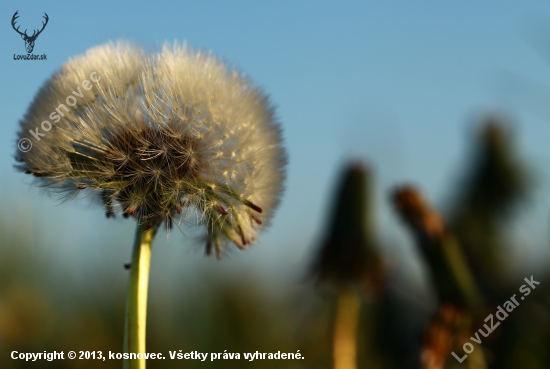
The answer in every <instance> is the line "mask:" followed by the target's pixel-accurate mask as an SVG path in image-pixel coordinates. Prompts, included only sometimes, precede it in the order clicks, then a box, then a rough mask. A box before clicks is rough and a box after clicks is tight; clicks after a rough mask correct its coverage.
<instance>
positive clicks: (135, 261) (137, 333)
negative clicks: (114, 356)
mask: <svg viewBox="0 0 550 369" xmlns="http://www.w3.org/2000/svg"><path fill="white" fill-rule="evenodd" d="M153 237H154V228H153V227H151V226H149V225H147V224H138V226H137V231H136V239H135V243H134V251H133V255H132V265H131V268H130V283H129V285H128V298H127V301H126V315H125V319H124V352H125V353H140V352H141V353H145V327H146V323H147V288H148V286H149V269H150V265H151V245H152V242H153ZM138 368H139V369H144V368H145V359H135V360H128V359H127V360H124V369H138Z"/></svg>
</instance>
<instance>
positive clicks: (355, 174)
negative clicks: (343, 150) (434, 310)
mask: <svg viewBox="0 0 550 369" xmlns="http://www.w3.org/2000/svg"><path fill="white" fill-rule="evenodd" d="M370 187H371V174H370V172H369V171H368V170H367V169H366V168H365V167H364V166H363V165H362V164H361V163H352V164H350V165H348V166H347V167H346V168H345V169H344V171H343V173H342V177H341V183H340V185H339V187H338V190H337V193H336V197H335V198H334V204H333V207H332V211H331V213H330V214H331V215H330V220H329V224H328V226H327V234H326V236H325V238H324V240H323V242H322V244H321V247H320V249H319V252H318V254H317V255H316V258H315V260H314V263H313V267H312V274H313V275H314V276H315V277H316V278H317V280H318V281H321V282H324V283H326V284H328V285H333V286H342V285H349V284H355V285H359V286H363V287H375V288H379V287H380V284H381V283H382V272H383V270H382V269H383V268H382V260H381V258H380V256H379V255H378V253H377V250H376V248H377V245H376V243H377V241H376V236H375V231H374V225H373V219H372V212H373V207H374V205H373V204H372V200H371V199H370Z"/></svg>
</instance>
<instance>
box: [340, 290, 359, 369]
mask: <svg viewBox="0 0 550 369" xmlns="http://www.w3.org/2000/svg"><path fill="white" fill-rule="evenodd" d="M360 307H361V300H360V298H359V295H358V294H357V292H356V291H355V290H353V289H352V288H347V289H345V290H344V291H342V293H341V294H340V296H339V297H338V304H337V307H336V317H335V322H334V347H333V350H334V369H356V368H357V330H358V324H359V311H360Z"/></svg>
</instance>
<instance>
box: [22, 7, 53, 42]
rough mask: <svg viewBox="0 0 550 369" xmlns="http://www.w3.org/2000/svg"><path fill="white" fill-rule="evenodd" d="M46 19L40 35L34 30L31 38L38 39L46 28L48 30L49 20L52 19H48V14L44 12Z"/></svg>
mask: <svg viewBox="0 0 550 369" xmlns="http://www.w3.org/2000/svg"><path fill="white" fill-rule="evenodd" d="M43 18H45V19H46V22H42V29H41V30H40V31H38V33H36V30H34V32H33V34H32V36H31V37H30V38H36V37H38V35H39V34H40V33H41V32H42V31H43V30H44V28H46V24H48V20H49V19H50V18H49V17H48V14H47V13H46V12H44V17H43ZM25 31H26V30H25Z"/></svg>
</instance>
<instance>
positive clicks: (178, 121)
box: [16, 42, 286, 255]
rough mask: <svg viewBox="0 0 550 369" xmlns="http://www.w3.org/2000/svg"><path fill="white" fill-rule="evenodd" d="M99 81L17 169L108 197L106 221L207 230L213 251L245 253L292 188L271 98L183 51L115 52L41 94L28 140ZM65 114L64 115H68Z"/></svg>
mask: <svg viewBox="0 0 550 369" xmlns="http://www.w3.org/2000/svg"><path fill="white" fill-rule="evenodd" d="M92 72H96V74H97V76H98V77H100V78H101V79H100V80H99V82H97V84H93V88H92V89H91V90H90V91H87V90H85V89H82V88H81V91H82V93H83V95H84V96H83V97H82V98H80V100H78V104H77V105H76V106H74V107H72V108H70V111H68V112H67V113H65V114H64V117H62V119H61V120H60V121H59V122H58V123H57V124H56V129H55V130H51V131H50V132H47V133H46V134H45V136H44V137H42V138H41V140H40V141H38V142H34V145H33V148H32V150H30V151H28V152H18V153H17V155H16V159H17V161H18V162H19V164H18V165H17V168H18V169H19V170H21V171H24V172H26V173H29V174H33V175H34V176H35V177H37V180H38V181H39V182H40V183H41V184H42V185H45V186H47V187H48V188H50V189H51V190H52V192H53V193H55V194H57V195H59V196H60V197H62V198H63V199H71V198H73V197H75V196H77V194H78V193H80V192H82V191H84V192H87V193H89V192H90V191H92V192H96V193H99V195H100V196H99V197H100V198H101V200H102V201H103V204H104V207H105V211H106V214H107V216H108V217H111V216H114V215H115V214H116V213H122V214H123V215H125V216H126V217H128V216H131V217H134V218H135V219H136V220H137V221H138V222H140V223H146V224H148V225H150V226H155V227H156V226H159V225H160V224H161V223H162V222H165V223H166V226H167V227H171V226H172V225H173V222H174V221H176V222H181V221H190V220H192V219H193V220H194V222H196V223H201V224H205V225H206V229H207V232H206V233H207V236H206V244H207V251H208V252H210V251H211V250H214V251H215V252H216V254H218V255H219V252H220V250H221V249H222V248H223V246H224V244H225V243H226V241H228V240H230V241H233V242H234V243H235V244H236V245H237V246H239V247H240V248H243V247H245V246H246V245H248V244H250V243H251V242H252V241H253V240H254V239H255V238H256V236H257V231H258V229H260V228H262V227H265V226H266V225H267V224H268V223H269V220H270V218H271V216H272V214H273V211H274V210H275V208H276V207H277V205H278V203H279V198H280V195H281V192H282V189H283V180H284V176H285V175H284V167H285V164H286V155H285V151H284V149H283V147H282V144H281V134H280V127H279V123H278V122H277V120H276V118H275V115H274V108H273V107H272V105H271V104H270V102H269V101H268V98H267V97H266V96H265V95H264V94H263V93H262V92H261V91H260V90H259V89H258V88H256V87H255V86H254V85H252V84H251V83H250V81H248V80H247V79H246V77H244V76H243V75H241V74H240V73H239V72H237V71H235V70H232V69H230V68H228V67H227V66H226V65H224V63H222V62H221V61H220V60H218V59H216V58H215V57H213V56H212V55H210V54H205V53H203V52H198V51H193V50H190V49H189V48H187V47H186V46H185V45H180V44H174V45H173V46H165V47H164V48H163V50H162V52H160V53H159V54H157V55H153V54H148V53H145V52H144V51H142V50H141V49H139V48H138V47H136V46H133V45H130V44H128V43H124V42H119V43H110V44H106V45H103V46H99V47H94V48H92V49H90V50H88V51H87V52H86V53H85V54H84V55H81V56H77V57H75V58H73V59H71V60H69V61H68V62H67V63H65V64H64V65H63V66H62V67H61V69H60V70H59V71H57V72H56V73H54V75H53V76H52V77H51V78H50V79H49V80H48V81H47V82H46V83H45V84H44V86H42V88H41V89H40V90H39V92H38V94H37V95H36V97H35V99H34V101H33V102H32V104H31V106H30V108H29V109H28V111H27V113H26V114H25V117H24V118H23V120H22V121H21V130H20V133H19V136H20V137H25V136H28V132H29V130H34V129H36V128H37V127H41V122H42V121H44V120H46V119H53V118H48V117H49V116H50V114H51V113H52V112H53V111H54V109H56V108H57V107H58V106H59V104H60V103H63V102H64V101H65V99H66V98H67V96H71V95H72V91H75V90H76V88H77V87H78V86H81V85H82V83H83V81H85V80H86V79H88V78H89V77H88V76H89V75H90V74H91V73H92ZM61 111H63V110H61Z"/></svg>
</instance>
